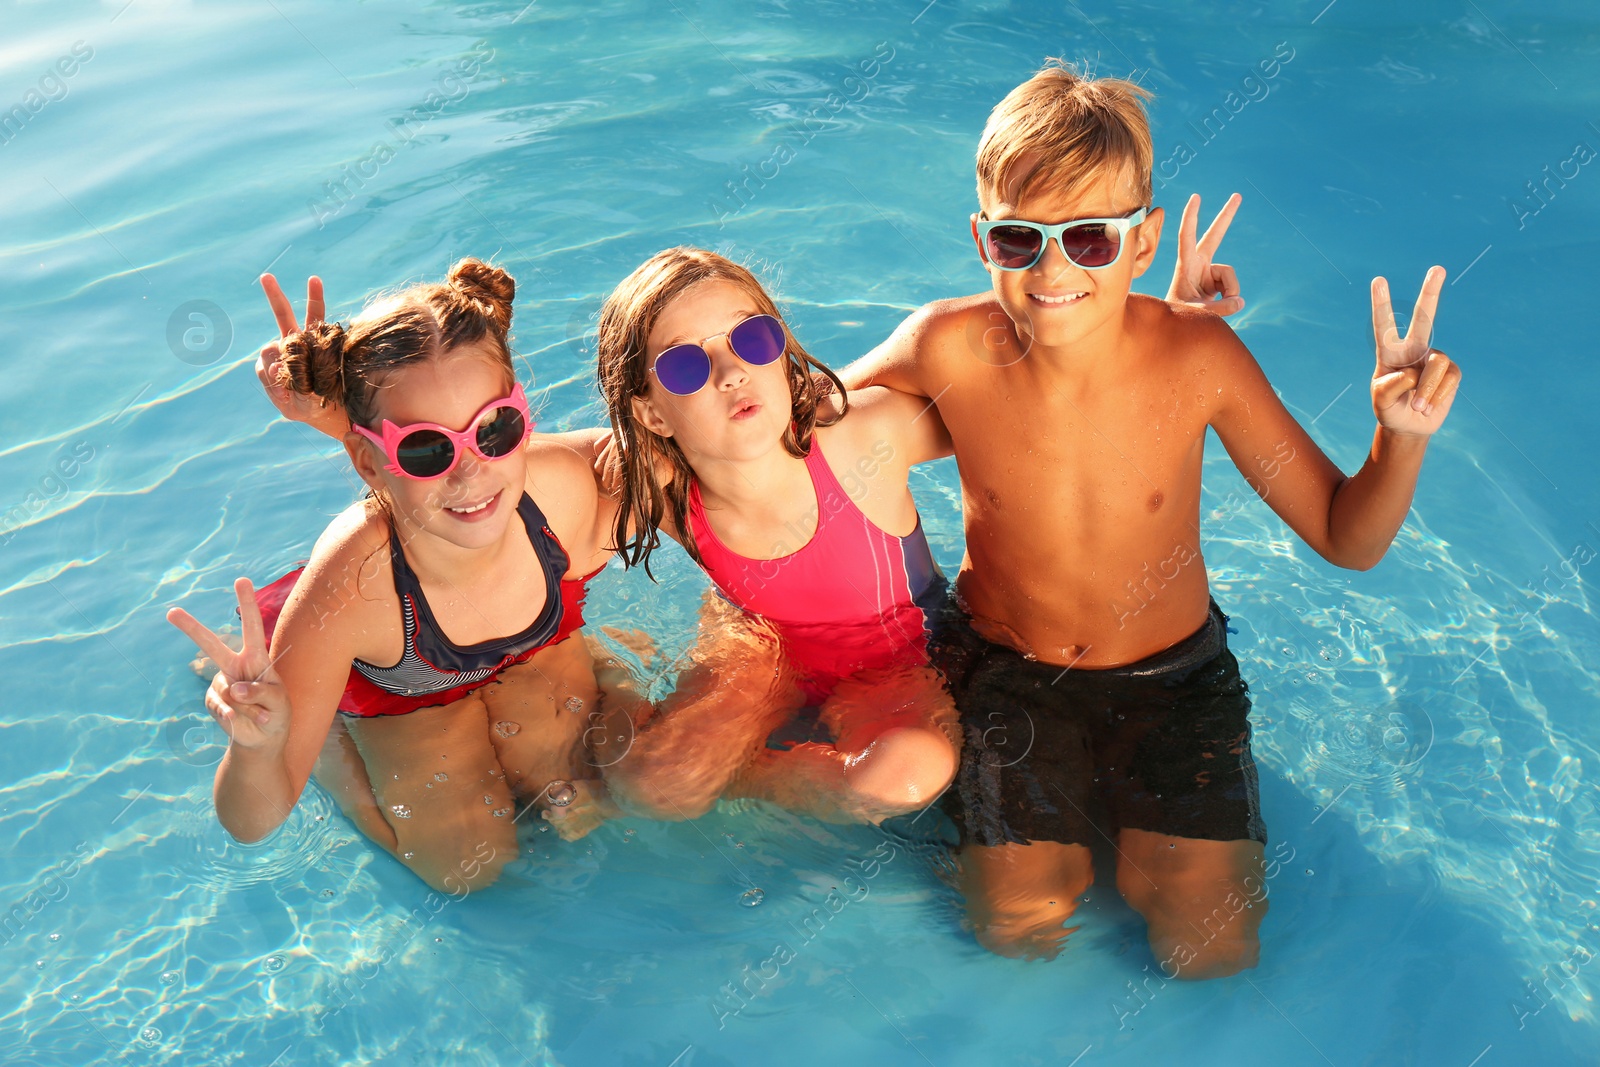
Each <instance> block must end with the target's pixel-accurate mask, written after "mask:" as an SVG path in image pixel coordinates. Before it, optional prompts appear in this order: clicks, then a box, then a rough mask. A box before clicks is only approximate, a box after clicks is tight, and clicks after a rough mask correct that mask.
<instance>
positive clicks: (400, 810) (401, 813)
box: [389, 804, 411, 819]
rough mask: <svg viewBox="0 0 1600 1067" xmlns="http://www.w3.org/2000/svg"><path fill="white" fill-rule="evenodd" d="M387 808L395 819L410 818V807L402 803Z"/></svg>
mask: <svg viewBox="0 0 1600 1067" xmlns="http://www.w3.org/2000/svg"><path fill="white" fill-rule="evenodd" d="M389 810H390V811H392V812H394V817H395V818H397V819H409V818H411V809H410V808H408V807H406V806H405V805H404V804H396V805H394V806H393V807H391V808H390V809H389Z"/></svg>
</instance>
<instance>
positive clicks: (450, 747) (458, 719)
mask: <svg viewBox="0 0 1600 1067" xmlns="http://www.w3.org/2000/svg"><path fill="white" fill-rule="evenodd" d="M263 287H264V288H265V289H266V290H267V295H268V298H269V300H270V301H271V302H272V305H273V309H274V312H275V313H276V315H277V318H278V323H279V327H280V330H281V331H282V335H283V336H282V338H281V340H280V342H279V343H278V344H276V345H269V346H268V347H267V348H266V349H264V350H263V353H262V363H261V374H262V380H263V383H264V384H265V385H266V386H267V387H268V393H269V395H270V396H271V397H272V398H273V400H274V403H275V404H276V405H277V406H278V407H279V409H280V410H281V411H282V412H283V413H284V414H285V415H287V416H288V417H290V418H292V419H297V420H299V421H304V422H307V423H309V424H310V425H312V426H314V427H316V428H317V429H320V430H322V431H323V432H326V433H329V434H330V435H332V436H335V437H338V438H340V439H341V440H342V441H343V443H344V446H345V449H346V452H347V453H348V455H349V457H350V462H351V464H352V466H353V467H354V468H355V470H356V473H357V474H358V475H359V476H360V477H361V479H362V481H363V482H365V483H366V485H367V487H368V488H369V490H370V495H369V497H368V498H367V499H366V500H364V501H362V502H361V503H358V504H356V505H353V506H352V507H351V508H349V509H347V510H346V511H345V512H344V513H343V514H341V515H340V516H339V517H338V518H336V519H335V520H334V521H333V523H332V524H330V525H329V527H328V528H327V530H326V531H324V533H323V534H322V536H321V538H319V540H318V541H317V544H316V546H315V548H314V549H313V551H312V554H311V559H310V561H309V562H308V563H307V564H306V565H305V566H304V567H302V568H300V569H297V570H296V571H293V572H291V573H290V574H288V575H285V576H284V577H283V578H281V579H279V580H278V581H277V582H274V583H272V584H271V585H270V586H268V587H266V588H265V589H262V590H260V591H259V592H257V591H256V590H255V589H254V587H253V586H252V585H251V583H250V582H249V580H248V579H243V578H241V579H239V581H238V582H237V583H236V585H235V591H236V593H237V595H238V599H239V613H240V616H241V620H242V623H243V629H244V646H243V648H242V650H239V651H235V650H233V649H232V648H230V647H229V646H228V645H227V644H226V643H225V642H223V641H222V640H221V638H219V637H218V636H217V635H216V634H215V633H213V632H212V631H211V630H209V629H207V628H206V627H205V626H203V625H201V624H200V623H199V622H198V621H196V620H195V619H194V618H193V617H192V616H190V615H189V614H188V613H187V612H185V611H183V610H182V609H179V608H173V609H172V610H171V611H170V612H169V613H168V618H169V619H170V620H171V621H172V622H173V623H174V624H175V625H176V626H178V627H179V628H180V629H182V630H183V631H184V632H185V633H186V634H188V635H189V636H190V637H191V638H192V639H193V640H194V642H195V643H196V644H197V645H198V646H199V647H200V649H201V651H202V652H204V653H205V654H206V655H208V656H210V657H211V658H212V660H214V661H215V663H216V664H217V666H218V667H219V668H220V671H219V673H218V674H217V676H216V678H215V680H214V681H213V683H212V686H211V688H210V690H209V691H208V693H207V696H206V706H207V709H208V710H209V711H210V712H211V713H212V715H213V716H214V717H215V719H216V720H217V722H218V723H219V724H220V725H221V726H222V727H223V729H224V730H225V731H226V732H227V734H228V736H229V746H228V751H227V753H226V755H225V756H224V757H223V760H222V763H221V765H220V766H219V767H218V769H217V776H216V783H215V799H216V805H217V814H218V817H219V819H220V820H221V822H222V823H223V825H224V826H225V827H227V829H228V830H229V831H230V832H231V833H232V834H233V835H234V836H235V837H237V838H239V839H240V840H244V841H255V840H259V839H260V838H262V837H264V836H266V835H267V834H269V833H271V832H272V831H273V830H275V829H276V828H277V827H278V826H279V825H280V824H281V823H282V822H283V820H284V818H285V817H287V815H288V813H289V810H290V809H291V808H292V807H293V806H294V804H295V803H296V801H297V800H298V798H299V796H300V794H301V792H302V791H303V790H304V788H305V786H306V783H307V780H308V779H309V778H310V777H311V776H312V775H313V774H315V776H316V777H317V780H318V782H319V783H320V784H322V785H323V787H324V788H326V789H327V790H328V791H329V792H330V793H331V794H332V795H333V797H334V798H335V799H336V800H337V802H338V803H339V805H340V807H341V808H342V809H343V810H344V812H345V813H346V814H347V815H348V816H349V818H350V819H351V820H352V821H353V822H354V823H355V824H356V826H357V827H358V828H360V829H361V830H362V832H363V833H365V834H366V835H367V836H368V837H370V838H372V839H373V840H374V841H376V842H377V843H378V844H380V845H381V846H383V847H384V848H386V849H387V850H389V851H390V852H391V853H393V854H394V855H395V856H396V857H397V858H399V859H400V860H401V861H402V862H403V863H405V864H406V865H407V866H408V867H410V868H411V869H412V870H413V871H415V872H416V873H417V874H418V875H420V876H421V877H422V878H423V879H424V880H425V881H427V882H428V883H429V884H430V885H432V886H434V887H436V888H441V889H445V890H448V891H451V892H460V893H465V892H467V891H468V890H470V889H473V888H477V887H481V886H483V885H485V884H488V883H489V882H492V881H493V880H494V879H495V878H496V877H497V875H498V873H499V871H500V869H501V867H502V866H503V865H504V864H505V863H506V862H507V861H509V860H510V859H511V858H513V857H514V856H515V855H516V852H517V848H516V836H515V827H514V825H513V824H514V822H515V819H514V818H513V815H512V813H513V812H514V810H515V808H516V801H518V800H521V801H523V802H525V803H528V804H533V805H536V806H539V807H541V808H543V809H545V811H546V812H549V811H552V810H559V809H562V808H563V807H565V806H567V805H570V804H571V802H572V801H573V799H574V798H575V797H577V796H578V795H579V793H580V790H582V789H583V787H584V785H585V781H586V780H592V779H597V778H598V776H599V771H598V763H599V761H597V760H596V759H594V758H593V754H592V753H591V752H590V751H589V739H590V738H592V737H596V736H598V737H602V738H606V739H608V740H609V739H612V738H617V737H622V738H626V737H629V736H631V733H632V724H631V722H629V721H628V719H627V715H626V712H625V711H612V712H610V713H609V715H602V714H601V713H602V712H603V711H604V709H600V708H599V707H598V705H599V699H600V690H599V685H598V683H597V681H596V676H595V670H594V664H593V661H592V658H591V653H590V650H589V648H588V647H587V646H586V644H585V643H584V641H583V639H582V635H581V633H580V630H579V628H580V627H581V626H582V624H583V601H584V589H585V583H586V582H587V581H588V580H589V579H590V578H592V577H593V576H594V574H595V573H597V571H598V570H599V569H600V568H601V567H602V566H603V565H604V564H605V562H606V560H607V559H608V558H609V557H610V556H611V554H612V549H611V548H610V545H611V542H612V526H613V525H614V523H615V517H616V507H615V504H614V503H613V502H612V501H611V500H610V499H609V498H606V497H602V496H601V495H600V493H599V492H598V490H597V488H596V484H595V479H594V474H593V471H592V467H591V461H592V456H593V450H594V447H595V443H596V441H595V439H596V437H597V436H598V434H597V432H594V431H590V432H588V433H587V434H584V433H580V434H575V435H565V436H549V435H540V434H535V433H533V425H532V421H531V418H530V413H529V410H528V403H527V399H526V397H525V396H524V394H523V391H522V387H521V385H520V384H518V383H517V381H516V379H515V376H514V374H513V370H512V366H511V358H510V350H509V347H508V333H509V330H510V325H511V303H512V297H513V295H514V292H515V284H514V282H513V281H512V279H511V276H510V275H508V274H507V273H506V272H504V271H502V270H500V269H498V268H495V267H492V266H489V265H487V264H485V263H482V262H480V261H478V260H474V259H465V260H462V261H460V262H458V263H457V264H455V266H454V267H452V268H451V270H450V273H449V276H448V278H447V280H446V281H445V282H443V283H440V284H425V285H417V286H413V287H411V288H409V289H406V290H404V291H403V292H400V293H398V294H396V295H393V296H390V297H388V298H386V299H382V300H380V301H378V302H376V303H373V304H370V305H369V306H368V307H367V308H366V310H365V311H364V312H363V313H362V314H361V315H360V316H358V317H357V318H356V319H355V320H353V321H352V322H351V323H350V324H349V325H347V326H342V325H339V324H337V323H329V322H324V321H323V319H322V314H323V299H322V290H321V283H320V282H318V281H317V280H316V279H312V282H311V285H310V291H309V300H308V305H307V311H306V320H305V323H304V324H303V325H298V324H297V323H296V320H295V316H294V312H293V309H292V307H291V305H290V304H289V301H288V300H287V299H286V298H285V297H284V295H283V293H282V291H281V290H280V289H279V288H278V286H277V283H276V281H275V280H273V279H272V278H271V276H265V277H264V278H263ZM741 633H743V634H745V635H747V636H748V638H749V639H748V640H747V641H744V642H743V643H741V640H740V637H741ZM773 662H774V653H773V649H772V645H771V642H770V641H767V642H766V643H765V644H763V637H762V635H761V634H760V633H759V632H756V631H753V630H747V631H740V630H739V629H738V628H734V629H732V630H729V631H726V632H724V633H722V634H720V635H719V642H718V644H717V647H716V649H712V650H707V651H703V653H702V655H701V660H700V665H699V668H698V669H700V670H703V671H705V672H706V673H709V674H712V675H715V676H718V680H719V683H720V685H719V686H711V687H708V686H703V685H701V686H691V687H689V690H688V696H687V697H686V698H685V699H686V700H687V702H688V703H689V704H695V703H696V702H701V703H712V704H714V703H717V702H718V701H720V700H722V699H723V698H724V696H725V694H727V693H730V692H732V693H738V694H739V700H740V705H741V707H746V708H748V707H753V706H759V705H760V703H761V697H760V694H761V692H762V691H763V689H764V688H765V689H771V688H773V687H774V686H775V685H776V684H777V683H776V680H775V671H774V667H773ZM597 724H598V725H597ZM600 726H603V729H600V728H598V727H600ZM579 807H580V808H584V812H583V814H581V815H577V814H574V815H572V816H569V817H568V818H566V819H564V820H563V821H562V823H561V829H562V832H563V835H564V836H568V837H572V836H580V835H581V834H582V833H584V832H586V831H587V830H588V829H589V828H591V827H592V825H593V824H594V818H595V816H596V814H597V813H596V812H595V811H594V810H593V809H592V807H590V806H588V805H579Z"/></svg>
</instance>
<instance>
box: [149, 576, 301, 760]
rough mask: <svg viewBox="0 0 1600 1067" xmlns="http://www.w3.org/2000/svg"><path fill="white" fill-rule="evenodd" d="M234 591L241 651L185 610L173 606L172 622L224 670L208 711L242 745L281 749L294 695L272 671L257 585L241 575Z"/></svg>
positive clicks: (215, 682)
mask: <svg viewBox="0 0 1600 1067" xmlns="http://www.w3.org/2000/svg"><path fill="white" fill-rule="evenodd" d="M233 591H234V593H235V594H236V595H237V596H238V598H239V617H240V619H241V620H242V621H243V623H244V648H242V649H240V650H239V651H237V652H235V651H234V650H233V649H231V648H229V647H228V645H227V643H226V642H224V641H223V640H222V638H220V637H218V636H217V635H216V634H215V633H214V632H212V631H211V630H210V629H209V628H208V627H206V626H204V625H202V624H201V623H200V621H199V620H198V619H196V618H195V617H194V616H193V615H190V614H189V613H188V612H187V611H184V610H183V609H182V608H172V609H171V610H169V611H168V612H167V621H168V622H170V623H172V625H174V626H176V627H177V628H178V629H180V630H182V631H183V632H184V633H185V634H187V635H188V636H189V639H190V640H191V641H193V642H194V643H195V645H196V646H198V647H199V649H200V651H201V652H204V653H205V654H206V655H207V656H210V657H211V660H212V662H213V663H215V664H216V665H217V667H218V668H219V670H218V671H217V676H216V677H215V678H213V679H212V681H211V688H210V689H208V690H207V691H206V710H207V711H209V712H210V713H211V717H212V718H213V719H216V720H217V725H219V726H221V727H222V729H223V731H224V732H225V733H226V734H227V735H228V738H229V740H230V741H231V742H232V743H233V744H235V745H238V746H239V747H240V748H248V749H259V750H265V751H269V752H270V751H273V750H281V749H282V748H283V745H284V742H285V741H287V740H288V738H289V694H288V691H287V690H285V689H284V687H283V683H282V682H281V681H280V680H279V679H278V673H277V671H275V670H273V669H272V660H271V657H270V656H269V655H268V645H267V636H266V628H265V627H264V626H263V624H262V621H261V608H260V607H259V606H258V605H257V604H256V591H255V586H253V585H252V584H251V583H250V579H248V578H240V579H239V580H238V581H236V582H234V583H233Z"/></svg>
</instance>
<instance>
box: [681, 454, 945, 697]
mask: <svg viewBox="0 0 1600 1067" xmlns="http://www.w3.org/2000/svg"><path fill="white" fill-rule="evenodd" d="M806 469H807V471H808V472H809V473H810V475H811V486H812V488H813V490H815V492H816V494H817V529H816V532H815V533H814V534H812V536H811V540H810V541H808V542H806V544H805V545H803V546H802V547H801V548H799V549H798V550H796V551H795V552H792V553H790V554H789V555H787V556H782V557H779V558H778V559H750V558H748V557H746V556H741V555H739V554H737V553H735V552H734V551H733V550H732V549H730V548H728V546H727V545H724V544H723V543H722V542H721V541H720V540H718V539H717V535H716V534H715V533H714V532H712V529H711V524H710V523H709V522H707V521H706V512H705V505H704V504H703V503H702V501H701V499H700V485H699V483H698V482H694V483H691V484H690V487H689V528H690V530H691V531H693V533H694V539H695V544H696V545H697V546H698V547H699V549H700V558H701V566H702V567H704V568H705V572H706V574H707V575H708V576H709V577H710V578H711V580H712V582H714V583H715V584H716V586H717V588H718V589H719V590H720V591H721V592H722V595H723V596H725V597H726V598H727V599H728V600H730V601H732V602H733V603H735V604H737V605H739V606H740V607H741V608H744V609H745V610H746V611H750V612H754V613H755V614H757V615H761V616H763V617H765V618H766V619H767V620H768V621H770V622H771V623H773V624H774V625H775V626H776V627H777V629H778V632H779V634H780V635H781V636H782V638H783V640H784V643H785V645H786V646H787V649H788V652H789V657H790V659H791V661H792V662H793V663H794V664H795V666H797V667H798V668H799V669H800V671H801V675H802V677H803V679H804V684H805V689H806V698H807V699H808V700H809V701H810V702H812V703H818V702H820V701H821V700H823V699H824V698H826V697H827V695H828V694H829V693H831V692H832V691H833V688H834V686H836V685H837V684H838V683H839V682H840V681H842V680H843V679H845V678H848V677H850V676H851V675H853V674H855V673H857V672H859V671H863V670H872V669H878V668H884V667H898V666H917V665H921V664H924V663H926V662H927V652H926V641H927V635H928V631H929V629H930V627H929V611H931V609H932V607H933V606H934V604H936V603H938V602H939V601H941V600H942V599H943V596H944V591H945V581H944V576H943V575H942V574H940V573H939V568H938V566H937V565H936V564H935V563H934V561H933V554H932V553H931V552H930V551H929V550H928V539H927V537H925V536H924V535H923V532H922V520H921V519H920V518H919V519H918V520H917V526H916V529H914V530H912V531H911V533H910V534H908V535H907V536H905V537H893V536H891V535H889V534H886V533H884V532H883V531H882V530H880V529H879V528H878V527H877V526H874V525H873V524H872V521H871V520H870V519H868V518H867V517H866V516H865V515H864V514H862V512H861V509H860V508H858V507H856V505H855V503H854V501H852V500H851V499H850V497H849V494H847V493H846V492H845V491H844V487H843V486H841V485H840V484H839V479H838V478H836V477H835V476H834V473H833V470H832V468H830V467H829V466H828V462H827V460H826V459H824V458H823V456H822V448H821V446H820V444H818V443H817V441H816V439H815V438H813V439H812V446H811V454H810V455H808V456H807V457H806ZM925 607H926V608H927V609H929V610H928V611H925V610H924V608H925Z"/></svg>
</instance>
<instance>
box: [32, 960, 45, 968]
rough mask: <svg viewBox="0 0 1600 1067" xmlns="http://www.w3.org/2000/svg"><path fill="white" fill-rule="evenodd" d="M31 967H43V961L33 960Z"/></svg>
mask: <svg viewBox="0 0 1600 1067" xmlns="http://www.w3.org/2000/svg"><path fill="white" fill-rule="evenodd" d="M33 965H34V966H35V967H43V966H44V960H34V961H33Z"/></svg>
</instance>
